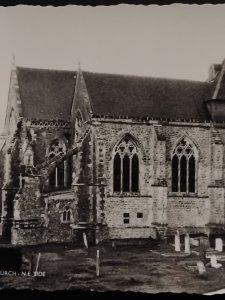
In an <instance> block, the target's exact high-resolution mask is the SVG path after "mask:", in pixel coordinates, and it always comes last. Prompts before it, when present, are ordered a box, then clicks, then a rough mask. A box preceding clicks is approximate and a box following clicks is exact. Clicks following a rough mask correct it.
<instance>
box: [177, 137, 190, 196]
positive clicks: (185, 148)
mask: <svg viewBox="0 0 225 300" xmlns="http://www.w3.org/2000/svg"><path fill="white" fill-rule="evenodd" d="M195 191H196V155H195V151H194V148H193V146H192V145H191V144H190V142H189V141H188V140H187V139H185V138H183V139H182V140H181V141H180V142H179V144H178V145H177V146H176V148H175V149H174V151H173V153H172V192H181V193H182V192H183V193H195Z"/></svg>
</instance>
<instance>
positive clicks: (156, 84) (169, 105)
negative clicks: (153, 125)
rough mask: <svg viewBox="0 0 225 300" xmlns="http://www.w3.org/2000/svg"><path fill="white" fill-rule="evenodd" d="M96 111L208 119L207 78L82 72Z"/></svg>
mask: <svg viewBox="0 0 225 300" xmlns="http://www.w3.org/2000/svg"><path fill="white" fill-rule="evenodd" d="M83 76H84V80H85V83H86V86H87V90H88V93H89V96H90V99H91V103H92V109H93V113H94V114H97V115H111V116H128V117H145V116H150V117H154V118H170V119H175V120H177V119H195V120H208V119H209V116H208V113H207V111H206V108H205V105H204V101H205V100H208V99H211V97H212V94H213V85H212V84H210V83H208V82H198V81H189V80H176V79H165V78H151V77H138V76H125V75H112V74H99V73H90V72H83Z"/></svg>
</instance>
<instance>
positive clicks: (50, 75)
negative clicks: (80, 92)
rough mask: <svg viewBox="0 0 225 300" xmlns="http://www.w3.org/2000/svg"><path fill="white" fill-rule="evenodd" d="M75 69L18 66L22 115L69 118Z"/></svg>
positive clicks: (37, 117) (59, 118)
mask: <svg viewBox="0 0 225 300" xmlns="http://www.w3.org/2000/svg"><path fill="white" fill-rule="evenodd" d="M75 74H76V72H75V71H61V70H60V71H57V70H45V69H31V68H23V67H17V77H18V84H19V92H20V98H21V102H22V115H23V116H24V117H27V118H34V119H58V120H68V118H69V116H70V113H71V107H72V100H73V94H74V88H75V79H74V76H75Z"/></svg>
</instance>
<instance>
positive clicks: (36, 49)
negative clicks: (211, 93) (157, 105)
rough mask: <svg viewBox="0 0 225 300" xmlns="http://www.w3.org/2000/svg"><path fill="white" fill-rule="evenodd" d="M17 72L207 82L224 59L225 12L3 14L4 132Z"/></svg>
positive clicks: (153, 8)
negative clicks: (12, 79) (11, 83)
mask: <svg viewBox="0 0 225 300" xmlns="http://www.w3.org/2000/svg"><path fill="white" fill-rule="evenodd" d="M13 56H15V61H16V64H17V65H18V66H25V67H32V68H50V69H64V70H76V69H77V67H78V64H79V62H80V64H81V69H83V70H86V71H93V72H104V73H118V74H132V75H141V76H154V77H169V78H180V79H191V80H200V81H205V80H207V78H208V71H209V67H210V65H211V64H213V63H221V62H222V61H223V60H224V59H225V4H221V5H212V4H204V5H184V4H173V5H169V6H157V5H149V6H142V5H139V6H136V5H127V4H123V5H117V6H108V7H106V6H97V7H88V6H83V7H82V6H75V5H71V6H65V7H50V6H48V7H39V6H23V5H19V6H14V7H1V6H0V104H1V109H0V132H1V131H2V129H3V124H4V120H5V111H6V104H7V98H8V89H9V80H10V71H11V65H12V60H13Z"/></svg>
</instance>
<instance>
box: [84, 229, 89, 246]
mask: <svg viewBox="0 0 225 300" xmlns="http://www.w3.org/2000/svg"><path fill="white" fill-rule="evenodd" d="M83 239H84V245H85V247H86V248H88V242H87V235H86V233H85V232H83Z"/></svg>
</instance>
